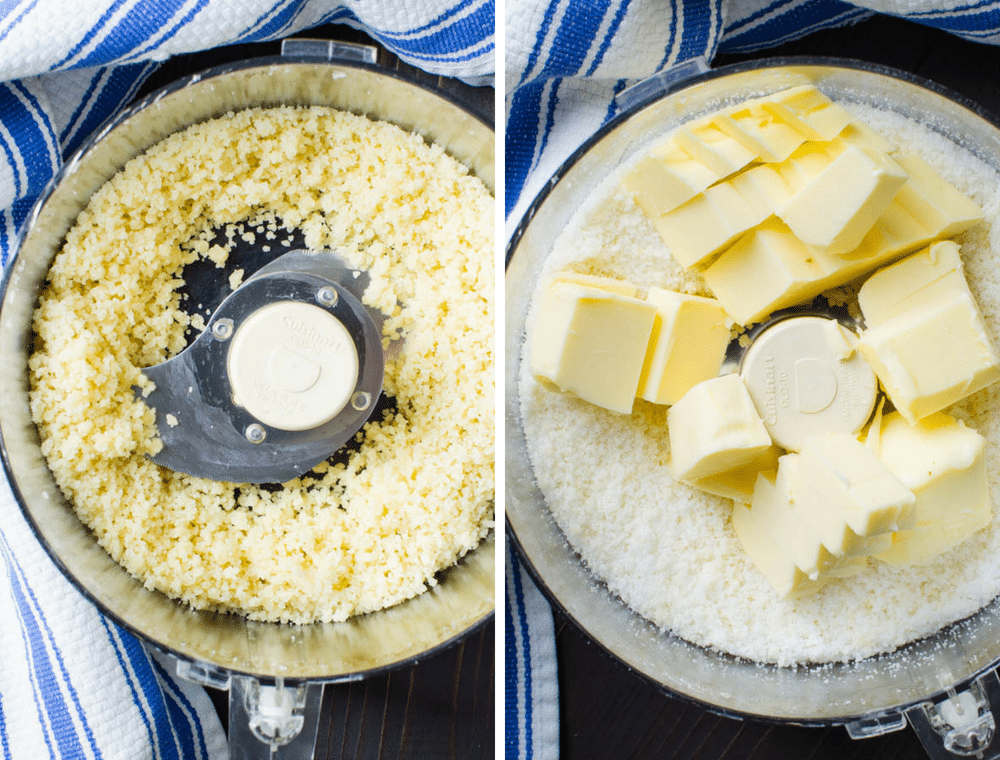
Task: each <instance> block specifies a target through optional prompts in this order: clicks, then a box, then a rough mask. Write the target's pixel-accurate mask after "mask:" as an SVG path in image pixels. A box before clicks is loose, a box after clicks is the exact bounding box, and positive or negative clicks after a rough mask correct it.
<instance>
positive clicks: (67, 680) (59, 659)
mask: <svg viewBox="0 0 1000 760" xmlns="http://www.w3.org/2000/svg"><path fill="white" fill-rule="evenodd" d="M4 541H5V542H6V539H4ZM21 572H22V571H21V569H20V567H19V566H18V567H17V570H16V571H15V573H14V575H15V576H16V575H17V574H18V573H21ZM18 580H19V581H22V580H23V583H24V588H25V589H26V591H27V595H28V599H29V600H30V603H31V604H32V605H33V607H34V609H35V610H37V620H38V622H39V623H40V625H41V629H42V631H43V633H44V636H45V640H46V641H47V642H48V643H49V645H50V646H51V647H52V653H53V654H54V655H55V661H56V664H57V665H58V666H59V674H60V675H61V676H62V681H63V683H64V684H65V685H66V691H67V692H69V698H70V701H71V702H72V704H73V708H74V710H75V712H76V716H77V720H78V721H79V722H80V725H81V726H82V727H83V733H84V736H85V737H86V738H87V743H88V744H89V745H90V749H91V750H92V752H93V754H94V757H95V758H98V759H99V758H100V757H101V750H100V749H99V748H98V746H97V741H96V740H95V738H94V732H93V730H92V729H91V728H90V723H89V721H88V720H87V714H86V712H85V711H84V709H83V706H82V705H81V704H80V695H79V694H78V693H77V691H76V688H75V687H74V686H73V679H72V678H71V677H70V674H69V671H68V670H67V669H66V662H65V660H64V659H63V655H62V651H61V650H60V649H59V646H58V645H57V644H56V638H55V635H54V634H53V633H52V629H51V628H50V627H49V624H48V622H47V621H46V619H45V613H44V612H43V611H42V606H41V604H39V602H38V599H37V597H36V596H35V592H34V591H33V590H32V588H31V586H30V585H29V584H28V582H27V579H26V578H25V579H21V578H18ZM43 647H44V644H43ZM47 659H48V656H47V655H46V660H47ZM60 703H61V704H65V703H64V702H63V701H62V700H61V699H60ZM74 734H75V735H76V729H75V728H74Z"/></svg>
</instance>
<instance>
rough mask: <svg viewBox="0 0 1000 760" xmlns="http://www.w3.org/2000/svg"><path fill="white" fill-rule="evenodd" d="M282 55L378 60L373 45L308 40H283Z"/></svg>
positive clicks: (366, 61) (360, 60)
mask: <svg viewBox="0 0 1000 760" xmlns="http://www.w3.org/2000/svg"><path fill="white" fill-rule="evenodd" d="M281 54H282V55H283V56H285V57H286V58H325V59H326V60H328V61H353V62H358V63H375V62H376V61H377V59H378V50H377V49H376V48H374V47H372V46H371V45H361V44H359V43H356V42H338V41H336V40H314V39H306V38H290V39H287V40H282V41H281Z"/></svg>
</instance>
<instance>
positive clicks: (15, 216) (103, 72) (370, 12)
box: [0, 0, 496, 263]
mask: <svg viewBox="0 0 1000 760" xmlns="http://www.w3.org/2000/svg"><path fill="white" fill-rule="evenodd" d="M495 15H496V14H495V10H494V0H405V2H394V3H383V2H379V1H378V0H89V1H88V2H84V3H77V2H73V0H10V1H9V2H4V3H0V263H6V261H7V260H8V258H9V257H10V255H11V253H12V250H13V245H14V239H15V237H16V235H17V231H18V230H19V229H20V226H21V224H22V223H23V222H24V219H25V218H26V216H27V213H28V210H29V209H30V207H31V203H32V202H33V200H34V199H35V197H36V196H37V195H38V193H39V192H41V190H42V189H43V188H44V187H45V185H46V183H47V182H48V181H49V179H50V178H51V177H52V175H53V174H54V173H55V172H56V171H57V170H58V168H59V166H60V165H61V164H62V161H63V158H64V157H65V156H66V155H68V153H69V152H71V151H72V150H73V149H74V148H75V147H76V146H77V145H79V143H80V141H81V140H82V139H83V138H84V137H85V136H86V135H88V134H89V133H90V132H92V131H93V129H94V128H95V127H96V126H97V125H98V124H100V123H101V122H102V121H103V120H104V119H106V118H107V117H109V116H110V115H112V114H114V113H116V112H117V111H119V110H120V109H121V108H122V106H123V105H124V104H126V103H127V102H128V101H129V100H130V99H131V98H132V97H133V96H134V94H135V92H136V90H137V89H138V88H139V87H140V86H141V85H142V83H143V82H144V81H145V80H146V78H147V77H148V76H149V75H150V74H151V73H152V72H153V71H154V70H155V68H156V64H157V62H158V61H163V60H165V59H167V58H169V57H170V56H172V55H176V54H178V53H186V52H191V51H198V50H207V49H210V48H214V47H218V46H221V45H229V44H234V43H249V42H263V41H266V40H275V39H280V38H283V37H287V36H288V35H290V34H293V33H295V32H299V31H302V30H304V29H309V28H311V27H314V26H317V25H320V24H345V25H348V26H351V27H354V28H357V29H360V30H362V31H364V32H366V33H368V34H369V35H371V36H372V37H374V38H375V39H376V40H378V41H379V42H380V43H382V44H383V45H384V46H385V47H386V48H388V49H389V50H391V51H392V52H393V53H395V54H396V55H398V56H399V57H400V58H401V59H402V60H404V61H406V62H407V63H410V64H412V65H414V66H417V67H419V68H421V69H424V70H425V71H429V72H431V73H434V74H441V75H445V76H453V77H460V78H462V79H463V80H465V81H467V82H469V83H472V84H489V83H492V79H493V72H494V53H495V39H494V34H495Z"/></svg>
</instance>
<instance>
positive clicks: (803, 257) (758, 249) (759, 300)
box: [704, 220, 825, 325]
mask: <svg viewBox="0 0 1000 760" xmlns="http://www.w3.org/2000/svg"><path fill="white" fill-rule="evenodd" d="M824 276H825V272H824V271H823V270H822V269H821V268H820V267H819V265H818V264H817V263H816V260H815V258H814V257H813V256H812V255H811V254H810V252H809V250H808V249H807V248H806V247H805V245H803V244H802V242H800V241H799V240H798V239H797V238H796V237H795V236H794V235H792V234H791V233H790V232H789V231H788V228H787V227H785V226H784V225H783V224H782V223H781V222H778V221H776V220H772V221H768V222H765V223H764V224H763V225H761V226H760V227H759V228H757V229H755V230H753V231H751V232H750V233H749V234H747V235H746V236H744V237H743V238H741V239H740V240H738V241H737V242H736V243H735V244H734V245H733V246H732V247H731V248H729V250H727V251H726V252H725V253H723V254H722V255H721V256H720V257H719V258H718V259H716V260H715V261H714V262H713V263H712V264H710V265H709V266H708V268H707V269H705V271H704V277H705V282H706V283H707V284H708V287H709V288H710V289H711V290H712V294H713V295H714V296H715V297H716V298H717V299H718V300H719V302H720V303H721V304H722V305H723V307H724V308H725V310H726V312H727V313H728V314H729V315H730V316H731V317H732V318H733V319H734V320H735V321H736V322H737V323H739V324H741V325H748V324H751V323H753V322H757V321H759V320H761V319H762V318H764V317H765V316H767V315H768V314H770V313H771V312H772V311H776V310H777V309H781V308H784V307H786V306H791V305H793V304H796V303H799V302H800V301H802V300H804V299H805V298H806V294H807V293H808V292H809V291H810V290H812V289H813V285H814V283H817V282H819V281H820V280H821V279H822V278H823V277H824Z"/></svg>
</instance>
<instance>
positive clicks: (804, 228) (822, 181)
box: [778, 145, 907, 253]
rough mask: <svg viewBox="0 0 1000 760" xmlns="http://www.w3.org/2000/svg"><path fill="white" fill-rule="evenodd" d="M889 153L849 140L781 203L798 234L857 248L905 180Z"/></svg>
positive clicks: (842, 248)
mask: <svg viewBox="0 0 1000 760" xmlns="http://www.w3.org/2000/svg"><path fill="white" fill-rule="evenodd" d="M906 179H907V174H906V172H905V171H903V169H902V168H900V167H899V165H898V164H896V162H895V161H893V160H892V159H891V158H889V157H888V156H886V155H885V154H880V153H876V152H875V151H872V150H867V149H863V148H858V147H856V146H853V145H851V146H848V147H847V149H846V150H844V151H843V152H842V153H840V154H839V155H837V156H836V158H834V159H833V161H831V162H830V165H829V166H827V167H826V168H825V169H824V170H823V171H821V172H820V173H819V174H818V175H816V177H815V178H813V179H812V181H810V182H809V183H808V184H807V185H806V186H805V187H804V188H802V190H800V191H799V192H798V193H796V194H795V195H794V196H793V197H792V198H791V199H790V200H788V202H786V203H785V204H784V205H783V206H782V207H781V208H779V209H778V216H779V217H781V219H782V220H783V221H784V222H785V224H787V225H788V227H789V229H791V230H792V232H793V233H794V234H795V235H796V237H798V238H799V240H801V241H803V242H804V243H807V244H809V245H815V246H820V247H822V248H825V249H827V250H828V251H830V252H831V253H845V252H847V251H851V250H853V249H855V248H857V247H858V246H859V245H860V244H861V241H862V239H863V238H864V236H865V235H866V234H867V232H868V231H869V230H870V229H871V228H872V226H873V225H874V224H875V222H876V221H877V220H878V218H879V217H880V216H881V215H882V212H883V211H885V208H886V207H887V206H888V205H889V202H890V201H891V200H892V198H893V196H894V195H895V194H896V192H897V191H898V190H899V188H900V187H901V186H902V185H903V183H904V182H906Z"/></svg>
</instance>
